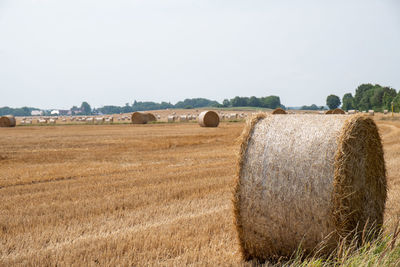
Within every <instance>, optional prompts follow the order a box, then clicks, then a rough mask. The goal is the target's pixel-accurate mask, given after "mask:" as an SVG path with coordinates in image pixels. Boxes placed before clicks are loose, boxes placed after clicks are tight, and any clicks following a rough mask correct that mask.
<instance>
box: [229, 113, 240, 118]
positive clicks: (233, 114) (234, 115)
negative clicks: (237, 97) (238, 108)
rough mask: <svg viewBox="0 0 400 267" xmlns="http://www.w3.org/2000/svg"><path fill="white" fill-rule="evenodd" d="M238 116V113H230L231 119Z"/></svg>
mask: <svg viewBox="0 0 400 267" xmlns="http://www.w3.org/2000/svg"><path fill="white" fill-rule="evenodd" d="M237 117H238V114H236V113H231V114H229V119H231V120H232V119H237Z"/></svg>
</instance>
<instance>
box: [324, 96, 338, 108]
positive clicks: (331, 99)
mask: <svg viewBox="0 0 400 267" xmlns="http://www.w3.org/2000/svg"><path fill="white" fill-rule="evenodd" d="M326 105H327V106H328V107H329V108H330V109H335V108H337V107H339V106H340V98H339V97H338V96H337V95H329V96H328V97H327V98H326Z"/></svg>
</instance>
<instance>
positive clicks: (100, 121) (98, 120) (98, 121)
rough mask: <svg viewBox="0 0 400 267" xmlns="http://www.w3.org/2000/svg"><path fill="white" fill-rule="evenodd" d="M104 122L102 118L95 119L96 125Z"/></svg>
mask: <svg viewBox="0 0 400 267" xmlns="http://www.w3.org/2000/svg"><path fill="white" fill-rule="evenodd" d="M104 121H105V119H104V117H98V118H96V123H104Z"/></svg>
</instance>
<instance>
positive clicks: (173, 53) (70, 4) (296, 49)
mask: <svg viewBox="0 0 400 267" xmlns="http://www.w3.org/2000/svg"><path fill="white" fill-rule="evenodd" d="M367 82H371V83H379V84H381V85H387V86H392V87H394V88H395V89H397V90H399V89H400V1H396V0H375V1H372V0H359V1H357V0H353V1H351V0H347V1H342V0H336V1H321V0H312V1H311V0H309V1H295V0H292V1H289V0H276V1H268V0H259V1H257V0H247V1H243V0H242V1H236V0H229V1H228V0H196V1H195V0H172V1H170V0H113V1H105V0H90V1H89V0H0V106H11V107H21V106H33V107H39V108H70V107H71V106H72V105H80V103H81V102H82V101H88V102H89V104H91V105H92V106H95V107H99V106H102V105H124V104H125V103H127V102H129V103H132V102H133V100H135V99H136V100H138V101H156V102H160V101H170V102H172V103H175V102H177V101H179V100H183V99H184V98H194V97H205V98H209V99H214V100H218V101H222V100H223V99H224V98H232V97H234V96H236V95H239V96H252V95H255V96H258V97H259V96H268V95H278V96H280V97H281V102H282V103H283V104H284V105H286V106H300V105H304V104H307V105H308V104H312V103H315V104H318V105H324V104H325V100H326V97H327V95H328V94H331V93H334V94H337V95H339V96H340V97H342V96H343V94H344V93H347V92H351V93H354V90H355V88H356V87H357V86H358V85H359V84H361V83H367Z"/></svg>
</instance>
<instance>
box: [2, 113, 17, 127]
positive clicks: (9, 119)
mask: <svg viewBox="0 0 400 267" xmlns="http://www.w3.org/2000/svg"><path fill="white" fill-rule="evenodd" d="M16 125H17V121H16V120H15V117H14V116H13V115H6V116H2V117H0V127H15V126H16Z"/></svg>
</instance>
